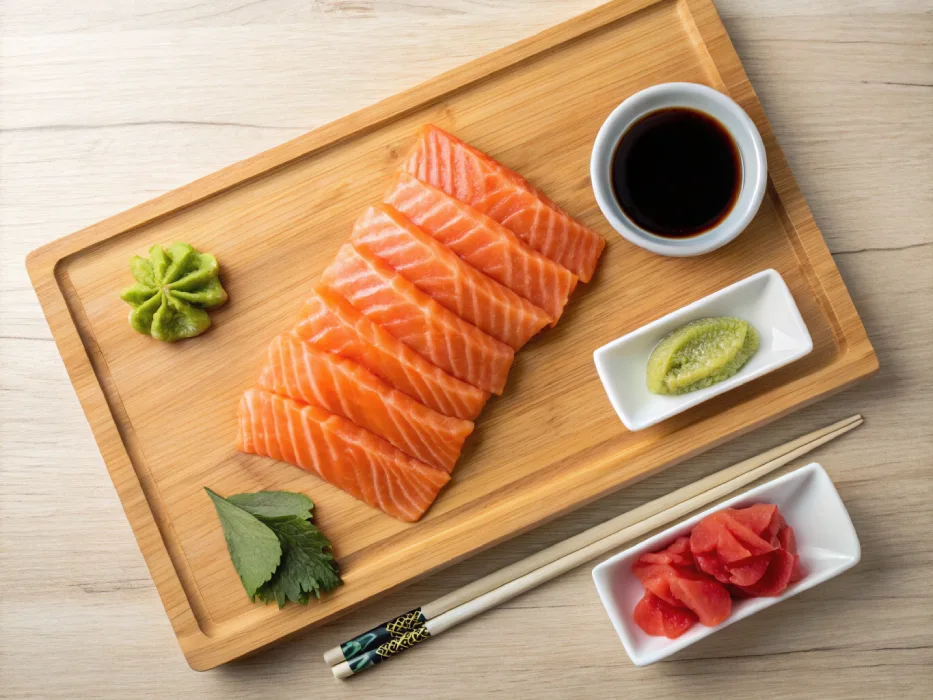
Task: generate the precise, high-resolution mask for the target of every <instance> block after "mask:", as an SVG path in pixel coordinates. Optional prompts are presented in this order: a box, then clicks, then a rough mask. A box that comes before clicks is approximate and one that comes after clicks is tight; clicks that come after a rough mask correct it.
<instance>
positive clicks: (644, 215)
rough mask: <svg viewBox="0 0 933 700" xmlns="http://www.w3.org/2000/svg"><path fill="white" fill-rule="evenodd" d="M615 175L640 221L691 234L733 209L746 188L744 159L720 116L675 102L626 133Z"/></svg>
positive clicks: (672, 233)
mask: <svg viewBox="0 0 933 700" xmlns="http://www.w3.org/2000/svg"><path fill="white" fill-rule="evenodd" d="M610 175H611V184H612V191H613V194H614V195H615V198H616V201H617V202H618V204H619V206H620V207H621V208H622V210H623V211H624V212H625V214H626V215H627V216H628V217H629V218H630V219H631V220H632V222H633V223H634V224H635V225H636V226H638V227H639V228H641V229H643V230H645V231H647V232H649V233H653V234H655V235H658V236H664V237H667V238H687V237H690V236H696V235H699V234H701V233H704V232H705V231H709V230H710V229H712V228H714V227H715V226H716V225H717V224H719V223H720V222H721V221H722V220H723V219H725V218H726V217H727V216H728V215H729V212H730V211H732V208H733V207H734V206H735V203H736V200H737V199H738V196H739V192H740V190H741V189H742V160H741V157H740V156H739V149H738V147H737V146H736V143H735V141H734V140H733V138H732V136H731V135H730V134H729V132H728V131H727V130H726V128H725V127H724V126H723V125H722V124H720V123H719V122H718V121H717V120H716V119H714V118H713V117H711V116H710V115H708V114H706V113H704V112H701V111H699V110H696V109H690V108H687V107H669V108H665V109H660V110H657V111H655V112H650V113H649V114H646V115H645V116H643V117H641V118H640V119H639V120H638V121H636V122H635V123H634V124H632V126H631V127H630V128H629V129H628V130H627V131H626V132H625V133H624V134H623V135H622V138H621V139H620V140H619V143H618V145H617V146H616V149H615V153H614V154H613V156H612V163H611V173H610Z"/></svg>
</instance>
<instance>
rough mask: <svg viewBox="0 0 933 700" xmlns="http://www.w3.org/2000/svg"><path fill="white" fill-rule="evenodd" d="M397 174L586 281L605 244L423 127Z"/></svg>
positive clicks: (459, 144) (518, 182)
mask: <svg viewBox="0 0 933 700" xmlns="http://www.w3.org/2000/svg"><path fill="white" fill-rule="evenodd" d="M402 170H405V171H406V172H408V173H410V174H411V175H414V176H415V177H416V178H418V179H419V180H421V181H423V182H426V183H428V184H429V185H433V186H434V187H437V188H438V189H440V190H443V191H444V192H446V193H447V194H449V195H450V196H451V197H455V198H456V199H459V200H460V201H461V202H463V203H464V204H468V205H470V206H471V207H473V208H474V209H476V210H477V211H479V212H481V213H483V214H486V215H487V216H489V217H490V218H492V219H495V220H496V221H498V222H499V223H500V224H502V225H503V226H505V227H506V228H507V229H509V230H510V231H512V232H513V233H515V235H516V236H518V237H519V238H521V239H522V240H523V241H524V242H525V243H527V244H528V245H529V246H531V247H532V248H534V249H535V250H537V251H538V252H539V253H541V254H542V255H545V256H546V257H548V258H550V259H551V260H553V261H554V262H556V263H559V264H560V265H563V266H564V267H565V268H567V269H568V270H570V271H571V272H572V273H574V274H575V275H576V276H577V277H579V278H580V280H582V281H583V282H589V281H590V278H592V277H593V272H594V270H595V269H596V262H597V261H598V260H599V256H600V255H601V254H602V252H603V248H604V247H605V245H606V242H605V241H604V240H603V238H602V236H600V235H599V234H598V233H596V232H595V231H593V230H591V229H589V228H587V227H586V226H584V225H583V224H581V223H580V222H579V221H577V220H575V219H574V218H573V217H572V216H570V215H569V214H567V213H566V212H564V211H562V210H561V209H560V208H558V207H557V205H556V204H554V202H552V201H551V200H549V199H548V198H547V197H545V196H544V195H543V194H541V193H540V192H538V191H537V190H536V189H535V188H534V187H532V186H531V185H530V184H528V181H527V180H525V178H523V177H522V176H521V175H519V174H518V173H516V172H514V171H512V170H509V169H508V168H506V167H505V166H504V165H502V164H501V163H498V162H496V161H495V160H493V159H492V158H490V157H489V156H488V155H486V154H485V153H483V152H482V151H479V150H477V149H475V148H473V147H472V146H470V145H468V144H466V143H464V142H463V141H461V140H460V139H458V138H457V137H455V136H453V135H451V134H448V133H447V132H446V131H444V130H442V129H439V128H438V127H436V126H433V125H431V124H427V125H425V126H424V127H422V128H421V130H420V132H419V133H418V138H417V141H416V142H415V145H414V147H413V148H412V150H411V152H410V153H409V155H408V157H407V158H406V160H405V161H404V162H403V163H402Z"/></svg>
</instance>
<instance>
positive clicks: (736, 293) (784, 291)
mask: <svg viewBox="0 0 933 700" xmlns="http://www.w3.org/2000/svg"><path fill="white" fill-rule="evenodd" d="M715 316H734V317H736V318H740V319H742V320H743V321H748V322H749V323H751V324H752V325H753V326H754V327H755V329H756V330H757V331H758V333H759V334H760V336H761V345H760V347H759V349H758V352H756V353H755V354H754V355H752V357H751V359H750V360H749V361H748V363H747V364H746V365H745V366H744V367H743V368H742V369H740V370H739V371H738V372H737V373H736V374H735V375H734V376H732V377H730V378H729V379H726V380H725V381H722V382H719V383H718V384H714V385H713V386H710V387H707V388H705V389H700V390H698V391H693V392H690V393H689V394H681V395H679V396H659V395H657V394H652V393H651V392H650V391H648V387H647V384H646V376H645V371H646V367H647V365H648V357H649V356H650V355H651V351H652V350H654V347H655V345H657V344H658V343H659V342H660V341H661V340H662V339H663V338H664V337H665V336H667V335H668V334H670V333H672V332H674V331H675V330H677V329H678V328H680V327H681V326H683V325H684V324H687V323H689V322H690V321H696V320H698V319H701V318H710V317H715ZM811 350H813V339H812V338H811V337H810V332H809V331H808V330H807V326H806V324H805V323H804V322H803V318H802V317H801V316H800V311H799V310H798V309H797V304H796V303H795V302H794V297H793V296H791V293H790V290H789V289H788V288H787V284H786V283H785V282H784V279H783V278H782V277H781V275H779V274H778V273H777V271H775V270H763V271H762V272H758V273H756V274H754V275H752V276H751V277H746V278H745V279H744V280H741V281H739V282H736V283H735V284H732V285H729V286H728V287H726V288H724V289H720V290H719V291H718V292H714V293H712V294H710V295H709V296H707V297H703V298H702V299H699V300H698V301H695V302H693V303H692V304H690V305H688V306H685V307H683V308H682V309H678V310H677V311H674V312H673V313H670V314H668V315H667V316H663V317H662V318H659V319H658V320H656V321H652V322H651V323H649V324H648V325H646V326H642V327H641V328H639V329H638V330H636V331H632V332H631V333H629V334H627V335H624V336H622V337H621V338H619V339H617V340H613V341H612V342H611V343H607V344H606V345H603V346H602V347H601V348H599V349H597V350H596V351H595V352H594V353H593V360H594V361H595V362H596V371H597V372H598V373H599V379H600V381H602V383H603V387H604V388H605V389H606V393H607V394H608V395H609V401H610V402H611V403H612V407H613V408H614V409H615V412H616V413H617V414H618V415H619V418H621V419H622V422H623V423H624V424H625V427H626V428H628V429H629V430H631V431H636V430H642V429H643V428H647V427H650V426H652V425H655V424H656V423H660V422H661V421H662V420H666V419H667V418H670V417H671V416H675V415H677V414H678V413H682V412H683V411H686V410H687V409H688V408H692V407H693V406H696V405H697V404H700V403H702V402H704V401H707V400H709V399H711V398H713V397H714V396H719V395H720V394H722V393H724V392H726V391H729V390H730V389H733V388H735V387H737V386H740V385H742V384H745V383H746V382H750V381H751V380H753V379H756V378H758V377H760V376H762V375H763V374H767V373H768V372H773V371H774V370H776V369H778V368H779V367H783V366H784V365H786V364H789V363H791V362H793V361H794V360H799V359H800V358H801V357H803V356H805V355H807V354H809V353H810V351H811Z"/></svg>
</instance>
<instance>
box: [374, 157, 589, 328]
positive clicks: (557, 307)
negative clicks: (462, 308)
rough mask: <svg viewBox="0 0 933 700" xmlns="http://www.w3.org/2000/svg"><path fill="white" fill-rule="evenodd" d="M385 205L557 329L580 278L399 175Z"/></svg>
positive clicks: (458, 203) (455, 202) (476, 214)
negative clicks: (524, 301)
mask: <svg viewBox="0 0 933 700" xmlns="http://www.w3.org/2000/svg"><path fill="white" fill-rule="evenodd" d="M383 200H384V201H385V202H386V203H387V204H390V205H391V206H393V207H395V209H397V210H398V211H399V212H401V213H402V214H404V215H405V216H406V217H407V218H408V219H409V220H410V221H411V222H412V223H413V224H415V225H416V226H418V227H419V228H420V229H421V230H422V231H424V232H425V233H427V234H429V235H431V236H433V237H434V239H435V240H436V241H439V242H440V243H443V244H444V245H446V246H447V247H448V248H450V249H451V250H452V251H453V252H454V253H456V254H457V255H458V256H460V258H461V259H462V260H464V261H465V262H467V263H469V264H470V265H472V266H473V267H475V268H476V269H477V270H479V271H480V272H482V273H483V274H484V275H487V276H488V277H491V278H492V279H494V280H496V282H499V283H500V284H502V285H505V286H506V287H508V288H509V289H511V290H512V291H513V292H515V293H516V294H518V295H519V296H520V297H523V298H524V299H527V300H528V301H530V302H531V303H532V304H534V305H535V306H537V307H539V308H541V309H544V310H545V311H546V312H547V313H548V315H550V317H551V325H554V324H556V323H557V319H558V318H560V315H561V313H563V311H564V306H566V305H567V300H568V299H569V298H570V294H571V293H572V292H573V290H574V287H576V286H577V276H576V275H575V274H573V273H572V272H570V270H568V269H567V268H565V267H563V266H562V265H558V264H557V263H556V262H554V261H553V260H551V259H549V258H546V257H545V256H543V255H541V253H539V252H538V251H536V250H532V249H531V248H529V247H528V246H527V245H525V244H524V243H523V242H522V241H521V240H520V239H519V238H518V237H517V236H516V235H515V234H514V233H512V232H511V231H509V230H508V229H507V228H506V227H505V226H503V225H502V224H500V223H499V222H497V221H495V220H493V219H490V218H489V217H488V216H486V215H485V214H480V213H479V212H478V211H476V210H475V209H474V208H473V207H471V206H468V205H466V204H464V203H463V202H461V201H460V200H458V199H454V198H453V197H451V196H450V195H449V194H447V193H446V192H442V191H441V190H439V189H437V188H436V187H432V186H431V185H429V184H427V183H425V182H421V180H419V179H417V178H416V177H414V176H412V175H410V174H408V173H406V172H399V173H398V174H397V175H396V177H395V179H394V180H393V181H392V184H391V185H390V187H389V189H388V191H387V192H386V194H385V196H384V198H383Z"/></svg>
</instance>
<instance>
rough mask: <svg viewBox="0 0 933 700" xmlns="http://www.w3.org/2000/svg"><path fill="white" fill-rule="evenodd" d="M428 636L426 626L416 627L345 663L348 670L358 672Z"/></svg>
mask: <svg viewBox="0 0 933 700" xmlns="http://www.w3.org/2000/svg"><path fill="white" fill-rule="evenodd" d="M430 636H431V633H430V632H428V628H427V627H416V628H415V629H413V630H411V631H409V632H406V633H405V634H403V635H401V636H399V637H394V638H392V639H390V640H389V641H387V642H386V643H385V644H381V645H379V646H378V647H376V648H375V649H370V650H369V651H365V652H363V653H361V654H357V655H356V656H354V657H352V658H350V659H349V661H348V662H347V663H348V664H349V665H350V670H351V671H353V673H358V672H359V671H362V670H363V669H364V668H369V667H370V666H375V665H377V664H381V663H382V662H383V661H388V660H389V659H391V658H392V657H393V656H395V655H396V654H400V653H402V652H403V651H405V650H406V649H411V648H412V647H413V646H415V645H416V644H418V643H420V642H423V641H424V640H425V639H428V638H429V637H430Z"/></svg>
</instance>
